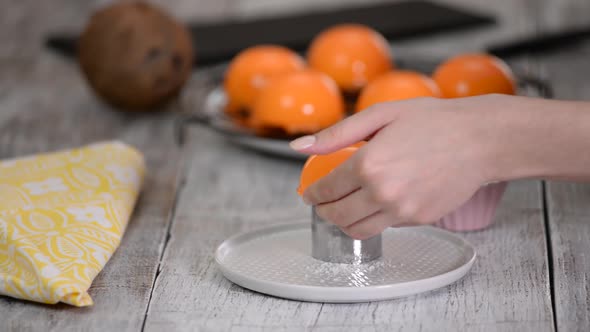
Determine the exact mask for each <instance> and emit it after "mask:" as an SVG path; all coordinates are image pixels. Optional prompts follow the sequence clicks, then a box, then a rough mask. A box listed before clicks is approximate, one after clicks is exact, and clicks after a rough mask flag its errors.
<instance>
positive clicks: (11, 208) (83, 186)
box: [0, 142, 145, 306]
mask: <svg viewBox="0 0 590 332" xmlns="http://www.w3.org/2000/svg"><path fill="white" fill-rule="evenodd" d="M144 172H145V164H144V160H143V156H142V155H141V154H140V153H139V152H138V151H136V150H135V149H133V148H131V147H129V146H127V145H125V144H123V143H120V142H106V143H98V144H93V145H89V146H86V147H83V148H80V149H74V150H68V151H61V152H56V153H50V154H43V155H37V156H30V157H25V158H19V159H12V160H4V161H0V294H2V295H8V296H11V297H15V298H19V299H26V300H31V301H36V302H42V303H52V304H53V303H57V302H64V303H68V304H71V305H74V306H88V305H92V303H93V302H92V299H91V298H90V296H89V295H88V293H87V290H88V288H89V287H90V284H91V283H92V280H93V279H94V278H95V277H96V275H97V274H98V273H99V272H100V271H101V270H102V268H103V267H104V266H105V264H106V262H107V261H108V260H109V258H110V257H111V255H112V254H113V252H114V251H115V249H116V248H117V247H118V245H119V243H120V241H121V237H122V236H123V232H124V231H125V227H126V226H127V222H128V221H129V217H130V215H131V213H132V211H133V206H134V205H135V202H136V200H137V196H138V194H139V190H140V187H141V183H142V181H143V176H144Z"/></svg>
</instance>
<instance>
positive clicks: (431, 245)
mask: <svg viewBox="0 0 590 332" xmlns="http://www.w3.org/2000/svg"><path fill="white" fill-rule="evenodd" d="M310 253H311V227H310V224H309V223H299V224H288V225H279V226H271V227H268V228H264V229H261V230H257V231H253V232H249V233H245V234H241V235H237V236H234V237H232V238H230V239H228V240H226V241H225V242H223V243H222V244H221V245H220V246H219V248H218V249H217V252H216V255H215V259H216V261H217V264H218V266H219V268H220V270H221V272H222V273H223V275H224V276H225V277H226V278H227V279H229V280H231V281H232V282H234V283H236V284H238V285H240V286H242V287H244V288H248V289H251V290H253V291H256V292H260V293H264V294H268V295H273V296H277V297H282V298H287V299H293V300H300V301H310V302H330V303H353V302H369V301H380V300H388V299H393V298H399V297H404V296H409V295H413V294H417V293H422V292H426V291H430V290H434V289H437V288H440V287H444V286H447V285H449V284H451V283H454V282H455V281H457V280H459V279H460V278H462V277H463V276H464V275H465V274H466V273H467V272H468V271H469V270H470V268H471V266H472V265H473V262H474V261H475V258H476V253H475V249H474V248H473V247H472V246H471V245H470V244H468V243H467V242H466V241H464V240H463V239H462V238H460V237H458V236H457V235H454V234H453V233H450V232H447V231H445V230H442V229H439V228H435V227H430V226H424V227H409V228H389V229H388V230H386V231H385V232H384V233H383V256H382V257H381V258H380V259H378V260H376V261H373V262H370V263H367V264H361V265H348V264H335V263H326V262H322V261H319V260H316V259H314V258H312V257H311V254H310Z"/></svg>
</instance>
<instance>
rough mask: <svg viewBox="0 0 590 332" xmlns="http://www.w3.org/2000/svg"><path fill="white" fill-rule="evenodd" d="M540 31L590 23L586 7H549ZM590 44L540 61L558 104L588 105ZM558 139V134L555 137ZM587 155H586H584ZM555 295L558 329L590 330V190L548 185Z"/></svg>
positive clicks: (568, 3)
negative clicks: (571, 101) (562, 101)
mask: <svg viewBox="0 0 590 332" xmlns="http://www.w3.org/2000/svg"><path fill="white" fill-rule="evenodd" d="M540 7H541V9H542V11H541V14H540V16H539V22H540V23H539V26H540V27H541V28H542V29H545V30H556V29H557V28H561V29H564V28H568V27H569V28H571V27H578V26H580V25H583V24H586V23H587V15H585V13H588V12H590V3H589V2H588V1H578V0H570V1H560V2H554V1H545V2H544V5H540ZM589 46H590V44H588V43H583V44H581V45H577V46H572V47H569V48H565V49H563V50H560V51H558V52H554V53H552V54H547V55H545V56H542V57H540V59H539V61H538V63H537V65H538V66H539V70H540V71H541V72H542V73H543V74H544V75H545V76H546V78H547V79H548V80H549V81H550V82H551V83H552V85H553V88H554V90H555V95H556V98H558V99H574V100H590V97H589V95H588V92H589V91H590V81H588V75H590V63H589V62H588V52H589V50H590V47H589ZM556 134H559V133H556ZM581 153H584V152H581ZM547 201H548V207H549V229H550V232H551V233H550V234H551V251H552V263H553V290H554V302H555V303H554V305H555V315H556V322H557V329H558V330H560V331H588V330H590V286H589V284H590V282H589V280H590V257H589V256H588V253H589V252H590V242H589V241H588V239H590V205H589V202H590V185H588V184H581V183H580V184H572V183H559V182H550V183H548V184H547Z"/></svg>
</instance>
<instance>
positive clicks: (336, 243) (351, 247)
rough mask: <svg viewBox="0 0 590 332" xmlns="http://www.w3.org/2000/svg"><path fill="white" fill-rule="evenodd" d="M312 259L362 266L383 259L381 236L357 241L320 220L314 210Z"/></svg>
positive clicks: (313, 209)
mask: <svg viewBox="0 0 590 332" xmlns="http://www.w3.org/2000/svg"><path fill="white" fill-rule="evenodd" d="M311 236H312V249H311V252H312V257H313V258H315V259H319V260H322V261H325V262H330V263H345V264H362V263H367V262H370V261H373V260H375V259H377V258H379V257H381V250H382V248H381V234H379V235H376V236H374V237H372V238H370V239H366V240H355V239H353V238H351V237H350V236H348V235H346V234H345V233H344V232H342V231H341V230H340V228H338V227H337V226H335V225H333V224H330V223H328V222H326V221H325V220H323V219H322V218H320V217H319V216H318V215H317V214H316V211H315V207H313V208H312V224H311Z"/></svg>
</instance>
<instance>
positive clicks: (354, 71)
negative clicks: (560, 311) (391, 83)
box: [307, 24, 393, 93]
mask: <svg viewBox="0 0 590 332" xmlns="http://www.w3.org/2000/svg"><path fill="white" fill-rule="evenodd" d="M307 61H308V63H309V65H310V67H312V68H314V69H316V70H319V71H321V72H324V73H326V74H328V75H329V76H330V77H332V78H333V79H334V80H335V81H336V83H337V84H338V86H339V87H340V88H341V89H342V90H343V91H345V92H350V93H354V92H357V91H358V90H360V89H361V88H362V87H364V86H365V85H366V84H367V83H368V82H370V81H371V80H372V79H374V78H375V77H377V76H379V75H380V74H383V73H385V72H387V71H389V70H391V69H392V68H393V62H392V55H391V51H390V49H389V44H388V43H387V41H386V40H385V38H384V37H383V36H382V35H381V34H379V33H378V32H377V31H375V30H373V29H371V28H369V27H366V26H364V25H359V24H343V25H337V26H334V27H332V28H329V29H327V30H324V31H323V32H321V33H320V34H319V35H317V36H316V37H315V38H314V39H313V41H312V42H311V45H310V47H309V50H308V53H307Z"/></svg>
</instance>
